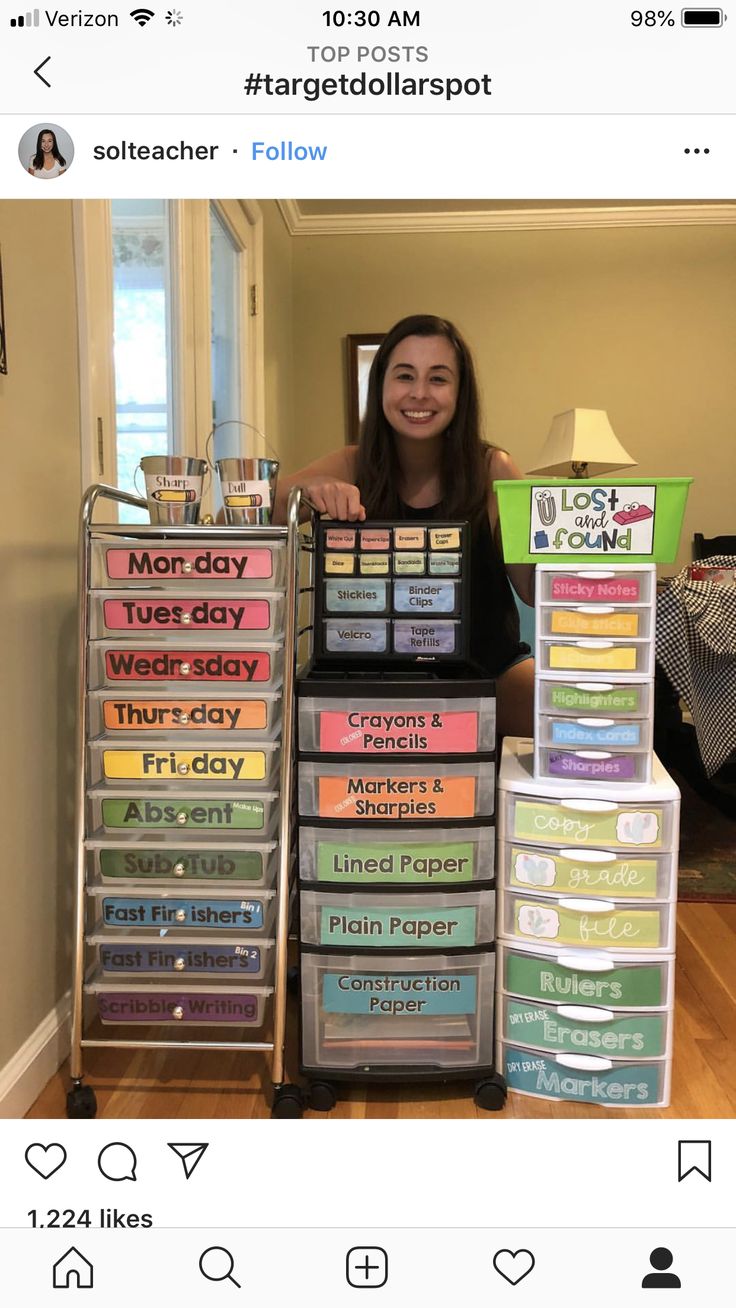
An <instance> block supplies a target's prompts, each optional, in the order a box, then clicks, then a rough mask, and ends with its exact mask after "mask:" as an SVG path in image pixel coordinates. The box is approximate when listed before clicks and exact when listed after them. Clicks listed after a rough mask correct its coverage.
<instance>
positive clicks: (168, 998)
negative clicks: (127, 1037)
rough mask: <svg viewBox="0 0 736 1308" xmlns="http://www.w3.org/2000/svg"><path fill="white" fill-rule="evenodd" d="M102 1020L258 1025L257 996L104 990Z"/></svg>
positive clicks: (100, 1005) (99, 1005) (99, 998)
mask: <svg viewBox="0 0 736 1308" xmlns="http://www.w3.org/2000/svg"><path fill="white" fill-rule="evenodd" d="M97 1008H98V1011H99V1014H100V1017H101V1019H102V1021H103V1022H166V1023H168V1022H175V1023H176V1022H182V1023H186V1022H192V1023H195V1024H197V1025H205V1026H209V1024H210V1023H211V1022H233V1023H234V1024H235V1025H236V1026H247V1025H249V1024H250V1025H253V1024H254V1023H255V1024H260V1021H261V1015H260V1005H259V1002H258V996H257V995H222V994H220V995H213V994H203V993H202V991H201V990H200V991H196V990H195V991H192V992H191V993H179V992H177V993H176V994H169V993H165V994H163V993H162V992H161V991H160V990H156V991H154V990H151V991H150V992H148V993H145V994H143V993H141V992H136V991H131V992H126V991H114V992H113V991H107V993H105V992H102V993H100V994H98V995H97Z"/></svg>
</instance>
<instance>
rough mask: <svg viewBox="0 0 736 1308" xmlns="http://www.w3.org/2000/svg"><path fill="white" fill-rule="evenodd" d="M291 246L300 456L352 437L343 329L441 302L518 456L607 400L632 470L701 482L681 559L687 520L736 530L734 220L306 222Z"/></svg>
mask: <svg viewBox="0 0 736 1308" xmlns="http://www.w3.org/2000/svg"><path fill="white" fill-rule="evenodd" d="M293 257H294V336H293V340H294V379H295V405H296V413H297V414H298V427H297V431H296V437H297V441H298V444H297V446H296V449H295V455H296V457H295V460H294V463H293V464H292V467H298V466H299V465H301V464H303V463H306V462H307V461H309V460H310V459H312V458H315V457H317V456H318V455H319V454H320V453H323V452H325V451H326V450H329V449H333V448H335V447H336V446H338V445H340V444H341V442H342V441H343V439H344V431H345V399H344V395H345V387H344V368H345V361H344V337H345V336H346V334H348V333H351V332H381V331H385V330H386V329H387V328H388V327H390V326H391V324H392V323H393V322H395V321H396V319H398V318H400V317H402V316H403V315H405V314H408V313H417V312H419V313H424V312H427V313H437V314H440V315H444V316H446V317H449V318H451V319H453V320H454V321H455V322H456V323H457V324H458V326H459V327H460V328H461V330H462V331H463V332H464V334H465V335H466V336H467V338H468V341H469V342H470V344H471V347H472V349H473V352H474V354H475V358H476V362H477V365H478V372H479V377H480V384H481V390H482V394H483V400H484V409H485V415H486V434H487V436H488V438H489V439H490V440H492V441H495V442H497V443H498V444H500V445H503V446H505V447H506V448H507V449H508V450H509V451H510V452H511V454H512V455H513V456H514V458H515V459H516V461H517V462H518V463H519V464H520V465H521V467H522V468H527V467H529V466H530V465H532V464H533V463H534V462H535V461H536V458H537V455H538V453H539V450H540V448H541V446H542V443H543V441H544V438H545V436H546V433H547V430H548V427H549V423H550V419H551V417H552V415H553V414H554V413H557V412H559V411H560V410H562V409H567V408H571V407H573V406H580V407H590V408H604V409H607V410H608V412H609V415H610V418H611V421H612V424H613V427H614V430H615V431H616V433H617V435H618V436H619V438H620V440H621V441H622V443H623V445H624V446H625V447H626V448H627V449H628V450H629V451H630V452H631V454H632V456H634V457H636V458H637V459H638V461H639V467H638V469H637V470H636V471H637V472H641V473H643V474H648V475H654V474H659V475H671V476H674V475H695V477H696V479H697V480H696V482H695V484H694V486H693V488H692V491H691V496H690V503H689V507H688V511H687V518H686V522H685V528H684V531H683V542H684V544H683V547H682V549H681V556H680V562H681V563H684V562H685V561H686V559H687V558H688V557H689V545H690V540H691V538H692V533H693V531H694V530H701V531H704V532H705V533H706V534H712V535H715V534H720V533H724V532H734V531H736V513H735V512H734V508H733V485H734V476H735V475H736V453H735V451H736V380H735V378H736V373H735V372H734V364H733V360H734V355H735V352H736V227H726V226H723V227H666V228H630V229H624V230H615V229H603V230H582V231H573V230H571V231H551V232H498V233H490V232H489V233H463V234H458V235H446V234H437V235H435V234H418V233H409V234H407V235H403V234H402V235H376V236H364V235H362V236H337V237H335V236H320V237H315V236H309V237H295V238H293ZM665 571H666V569H665Z"/></svg>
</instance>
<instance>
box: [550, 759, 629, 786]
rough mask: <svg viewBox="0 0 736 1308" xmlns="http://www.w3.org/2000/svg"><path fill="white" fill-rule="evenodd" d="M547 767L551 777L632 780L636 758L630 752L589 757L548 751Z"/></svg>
mask: <svg viewBox="0 0 736 1308" xmlns="http://www.w3.org/2000/svg"><path fill="white" fill-rule="evenodd" d="M547 768H548V771H549V774H550V776H552V777H588V778H590V779H593V780H597V779H598V778H599V777H602V778H604V779H605V780H607V781H608V780H616V779H618V780H619V781H633V780H634V777H635V776H636V758H635V756H634V755H632V754H611V755H610V757H609V758H590V757H586V756H585V755H584V754H557V753H554V752H550V755H549V762H548V764H547Z"/></svg>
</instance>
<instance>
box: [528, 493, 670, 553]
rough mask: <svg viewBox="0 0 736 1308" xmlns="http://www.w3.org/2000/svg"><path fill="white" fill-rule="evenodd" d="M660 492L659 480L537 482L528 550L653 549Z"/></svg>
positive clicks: (541, 551) (630, 550)
mask: <svg viewBox="0 0 736 1308" xmlns="http://www.w3.org/2000/svg"><path fill="white" fill-rule="evenodd" d="M656 495H657V487H656V486H655V485H651V486H647V485H638V486H627V485H620V486H615V485H611V484H608V485H597V484H596V483H595V482H587V481H581V483H580V486H579V487H577V486H570V485H562V486H555V485H550V484H549V483H545V484H544V485H533V486H532V488H531V516H530V526H529V553H530V554H540V555H546V556H547V557H549V555H551V554H557V553H558V554H598V553H600V554H603V555H614V556H618V557H620V558H623V559H625V558H627V557H630V556H631V555H637V556H638V555H647V554H648V555H651V554H652V552H653V549H654V513H655V501H656Z"/></svg>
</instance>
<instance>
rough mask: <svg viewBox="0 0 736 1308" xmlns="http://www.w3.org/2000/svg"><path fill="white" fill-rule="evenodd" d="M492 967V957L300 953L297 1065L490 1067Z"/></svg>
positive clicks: (434, 1068)
mask: <svg viewBox="0 0 736 1308" xmlns="http://www.w3.org/2000/svg"><path fill="white" fill-rule="evenodd" d="M494 963H495V959H494V954H493V953H492V951H490V950H489V951H488V952H479V953H477V954H459V955H457V956H455V957H450V956H448V957H444V958H443V957H437V956H436V955H432V956H431V957H430V956H429V955H424V956H419V957H417V956H413V957H412V956H402V957H400V958H399V957H398V956H396V955H390V954H388V955H386V954H384V955H382V956H379V955H376V954H370V953H368V954H359V955H347V956H345V955H336V954H312V953H309V951H308V950H303V951H302V956H301V988H302V1064H303V1066H304V1067H305V1068H307V1069H317V1068H330V1067H332V1068H335V1069H342V1068H345V1069H349V1068H355V1069H356V1070H359V1071H361V1072H369V1073H370V1072H371V1071H375V1072H379V1071H380V1070H381V1068H396V1067H406V1068H407V1069H411V1068H416V1069H424V1070H426V1071H437V1070H442V1069H443V1068H448V1069H449V1068H463V1067H467V1068H473V1067H488V1066H490V1065H491V1062H492V1056H493V1039H492V1033H493V1003H494V995H493V980H494V970H495V969H494Z"/></svg>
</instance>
